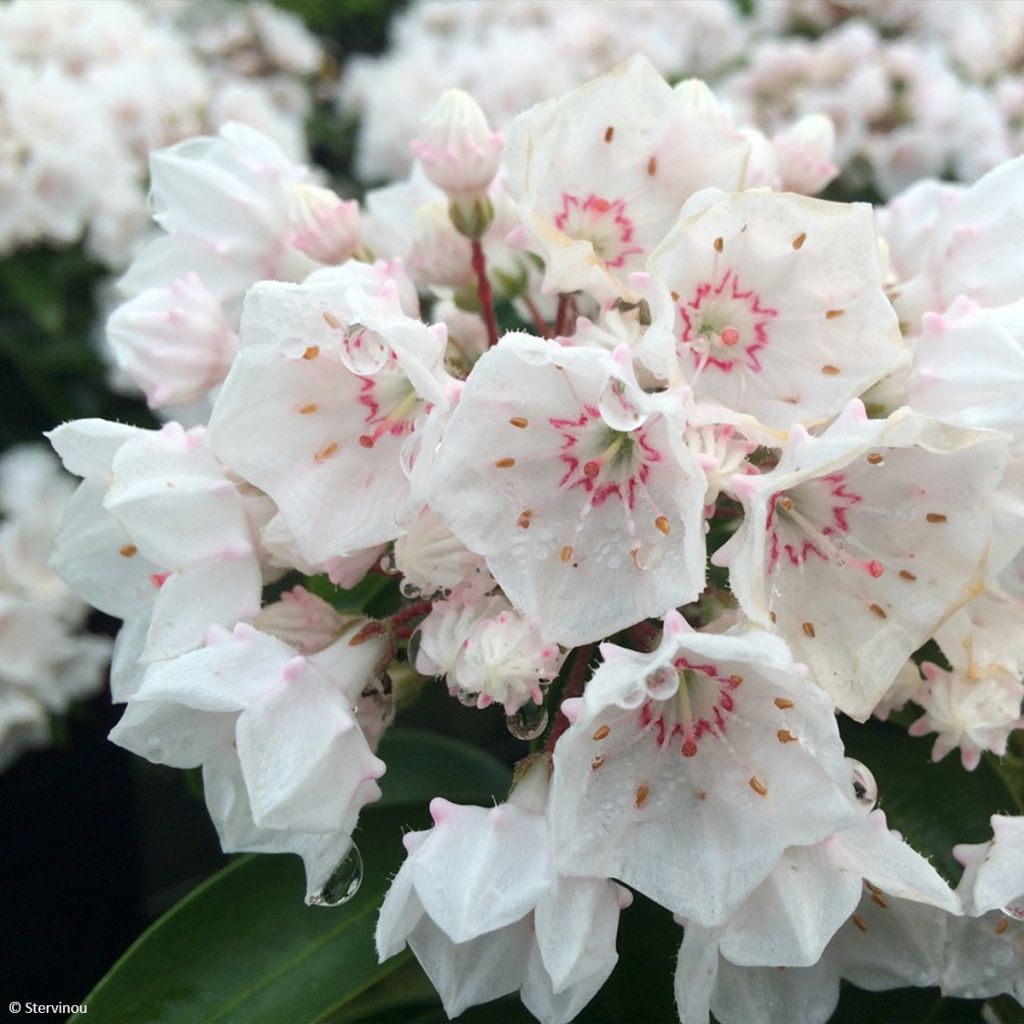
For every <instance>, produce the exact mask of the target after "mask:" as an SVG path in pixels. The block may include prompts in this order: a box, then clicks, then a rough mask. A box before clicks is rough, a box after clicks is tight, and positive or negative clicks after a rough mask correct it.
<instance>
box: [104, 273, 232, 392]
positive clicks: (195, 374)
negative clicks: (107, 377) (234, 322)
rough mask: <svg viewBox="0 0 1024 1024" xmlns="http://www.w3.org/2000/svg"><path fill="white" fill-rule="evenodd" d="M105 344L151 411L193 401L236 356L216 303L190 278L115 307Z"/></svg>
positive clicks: (223, 373) (216, 381) (218, 379)
mask: <svg viewBox="0 0 1024 1024" xmlns="http://www.w3.org/2000/svg"><path fill="white" fill-rule="evenodd" d="M107 338H108V340H109V342H110V348H111V351H112V353H113V355H114V358H115V359H116V360H117V364H118V366H120V368H121V369H122V370H124V372H125V373H127V374H128V376H129V377H131V378H132V380H133V381H135V383H136V384H138V385H139V387H141V388H142V390H143V391H144V392H145V393H146V400H147V401H148V402H149V404H150V406H151V408H154V409H158V408H160V407H162V406H166V405H184V404H187V403H189V402H195V401H198V400H199V399H200V398H202V397H203V396H204V395H205V394H206V393H207V392H208V391H209V390H210V389H211V388H213V387H216V386H217V385H218V384H220V382H221V381H222V380H223V379H224V377H225V376H226V375H227V372H228V367H230V365H231V361H232V359H234V357H235V353H236V352H237V351H238V335H237V334H235V332H234V330H232V328H231V325H230V324H229V323H228V321H227V318H226V317H225V315H224V310H223V309H222V308H221V305H220V303H219V302H218V301H217V300H216V299H215V298H214V297H213V295H211V294H210V292H209V291H207V289H206V287H205V285H204V284H203V282H202V281H201V280H200V279H199V277H198V275H196V274H193V273H189V274H186V275H185V276H184V277H181V278H178V280H176V281H173V282H172V283H171V284H170V285H168V286H167V287H162V288H147V289H146V290H145V291H143V292H142V293H141V294H139V295H137V296H136V297H135V298H133V299H131V300H130V301H128V302H126V303H124V305H122V306H119V307H118V308H117V309H116V310H114V313H113V314H112V316H111V317H110V319H109V321H108V322H107Z"/></svg>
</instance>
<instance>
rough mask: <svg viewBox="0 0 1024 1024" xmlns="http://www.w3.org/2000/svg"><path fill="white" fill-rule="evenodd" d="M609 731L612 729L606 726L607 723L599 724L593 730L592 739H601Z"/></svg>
mask: <svg viewBox="0 0 1024 1024" xmlns="http://www.w3.org/2000/svg"><path fill="white" fill-rule="evenodd" d="M611 731H612V730H611V727H610V726H607V725H599V726H598V727H597V728H596V729H595V730H594V739H595V740H603V739H604V738H605V737H606V736H607V735H608V733H610V732H611Z"/></svg>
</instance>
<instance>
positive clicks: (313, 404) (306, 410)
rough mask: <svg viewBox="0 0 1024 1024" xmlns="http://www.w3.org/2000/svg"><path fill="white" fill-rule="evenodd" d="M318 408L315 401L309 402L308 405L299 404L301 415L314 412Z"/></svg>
mask: <svg viewBox="0 0 1024 1024" xmlns="http://www.w3.org/2000/svg"><path fill="white" fill-rule="evenodd" d="M318 408H319V406H318V405H317V404H316V402H310V403H309V405H302V406H299V412H300V413H302V415H303V416H308V415H309V414H310V413H311V412H316V411H317V409H318Z"/></svg>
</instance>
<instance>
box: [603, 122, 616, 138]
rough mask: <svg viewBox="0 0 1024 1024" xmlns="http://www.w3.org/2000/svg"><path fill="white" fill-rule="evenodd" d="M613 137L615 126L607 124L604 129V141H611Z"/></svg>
mask: <svg viewBox="0 0 1024 1024" xmlns="http://www.w3.org/2000/svg"><path fill="white" fill-rule="evenodd" d="M613 138H615V126H614V125H608V127H607V128H605V130H604V141H605V142H611V141H612V139H613Z"/></svg>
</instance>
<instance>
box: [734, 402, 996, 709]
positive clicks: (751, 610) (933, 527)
mask: <svg viewBox="0 0 1024 1024" xmlns="http://www.w3.org/2000/svg"><path fill="white" fill-rule="evenodd" d="M1005 453H1006V446H1005V443H1004V442H1002V441H1001V440H999V439H998V437H993V435H991V434H989V433H983V432H977V431H970V430H966V429H965V428H959V427H951V426H945V425H943V424H940V423H937V422H936V421H934V420H928V419H926V418H924V417H921V416H917V415H916V414H914V413H912V412H910V410H906V409H905V410H901V411H898V412H896V413H894V414H893V415H892V416H890V417H889V418H888V419H886V420H869V419H868V418H867V416H866V414H865V412H864V408H863V406H862V405H861V403H860V402H859V401H854V402H851V403H850V405H849V406H848V407H847V408H846V410H844V412H843V414H842V415H841V416H840V417H839V418H838V419H837V420H836V421H835V422H834V423H833V424H832V426H830V427H829V428H828V429H827V430H826V431H824V433H822V434H821V435H820V436H819V437H812V436H810V435H808V434H807V433H806V431H804V430H802V429H799V428H794V429H793V430H791V431H790V437H789V440H788V441H787V443H786V445H785V446H784V447H783V449H782V453H781V455H780V458H779V461H778V464H777V465H776V467H775V468H774V469H773V470H772V471H771V472H769V473H763V474H760V475H757V476H751V475H745V476H742V477H736V478H734V479H733V481H732V488H733V492H734V493H735V494H736V495H737V496H738V497H740V498H741V499H742V501H743V504H744V509H745V512H746V515H745V518H744V520H743V524H742V525H741V526H740V528H739V530H738V531H737V533H736V534H735V536H734V537H733V538H732V540H730V542H729V545H728V547H727V548H723V549H721V550H720V551H719V552H717V553H716V561H720V562H723V563H726V562H728V563H729V565H730V584H731V586H732V589H733V592H734V593H735V595H736V598H737V600H738V601H739V602H740V605H741V607H742V608H743V610H744V611H745V612H746V613H747V615H748V616H750V618H751V619H753V620H754V621H755V622H758V623H759V624H761V625H763V626H765V627H766V628H770V627H773V626H774V628H775V629H776V630H777V631H778V632H779V633H780V634H781V635H782V636H783V637H784V638H785V639H786V641H787V643H788V644H789V645H790V647H791V648H792V649H793V652H794V654H795V655H796V656H797V657H798V658H800V659H801V660H802V661H805V662H806V663H807V664H808V665H809V666H810V667H811V671H812V673H813V675H814V677H815V679H816V680H817V681H818V683H819V684H820V685H821V686H823V687H825V689H826V690H827V691H828V692H829V693H830V694H832V696H833V697H834V698H835V700H836V703H837V704H838V705H839V707H840V709H841V710H843V711H845V712H846V713H847V714H849V715H852V716H853V717H855V718H858V719H864V718H867V716H868V715H870V714H871V712H872V710H873V709H874V707H875V705H876V704H877V703H878V702H879V700H880V699H881V698H882V696H883V694H884V693H885V692H886V690H887V689H888V688H889V685H890V684H891V683H892V681H893V680H894V679H895V678H896V674H897V673H898V672H899V671H900V669H902V668H903V666H904V664H905V663H906V661H907V658H909V657H910V655H911V654H912V653H913V652H914V651H915V650H916V649H917V648H918V647H919V646H921V644H923V643H924V642H925V641H926V640H927V639H928V638H929V637H930V636H931V635H932V634H933V633H934V631H935V630H936V628H937V627H938V626H939V625H940V624H941V623H942V622H943V621H944V619H945V618H946V617H947V616H949V615H950V614H951V613H952V612H953V611H955V610H956V609H957V608H958V607H960V605H962V604H964V603H966V602H967V601H969V600H970V599H971V598H972V597H974V596H976V595H977V594H978V593H980V591H981V589H982V583H983V580H984V575H985V569H986V559H987V557H988V549H989V544H990V539H991V530H992V525H991V524H992V518H991V511H990V507H989V503H990V500H991V497H992V494H993V492H994V490H995V488H996V486H997V485H998V484H999V481H1000V478H1001V477H1002V473H1003V469H1004V466H1005Z"/></svg>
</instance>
